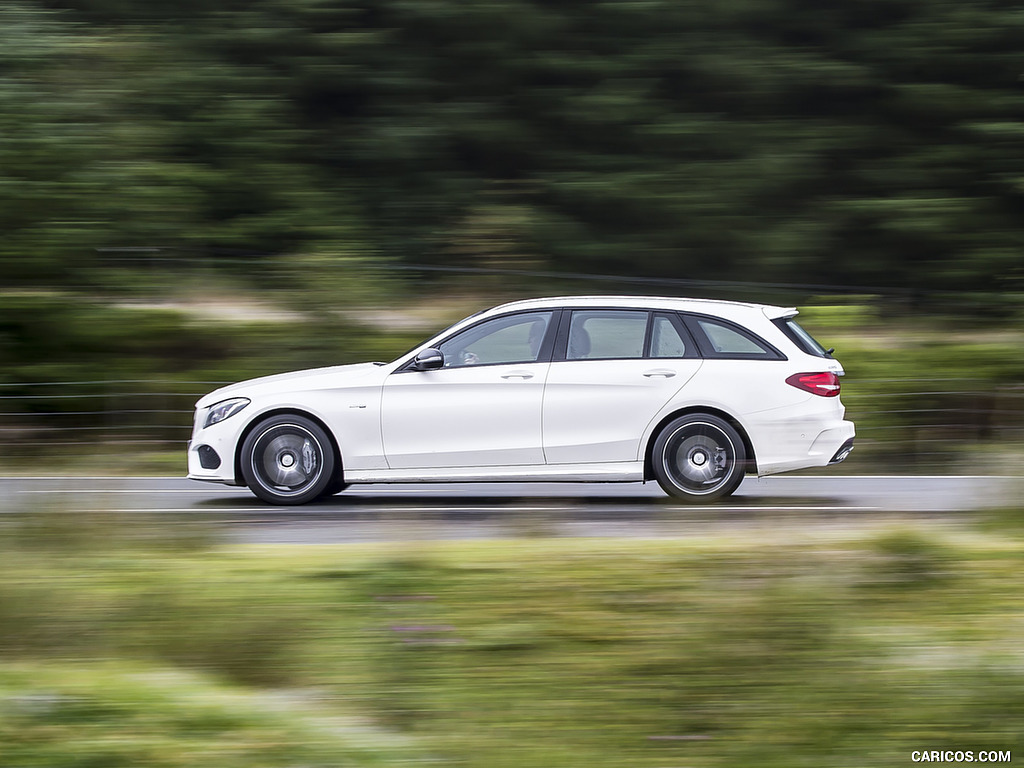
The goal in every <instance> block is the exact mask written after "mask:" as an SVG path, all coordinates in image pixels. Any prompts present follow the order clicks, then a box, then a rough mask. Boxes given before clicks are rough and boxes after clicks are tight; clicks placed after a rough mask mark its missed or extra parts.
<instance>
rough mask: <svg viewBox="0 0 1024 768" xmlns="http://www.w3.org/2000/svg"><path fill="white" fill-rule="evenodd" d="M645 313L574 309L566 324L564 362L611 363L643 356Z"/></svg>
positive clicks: (645, 326) (645, 325)
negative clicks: (566, 342) (600, 361)
mask: <svg viewBox="0 0 1024 768" xmlns="http://www.w3.org/2000/svg"><path fill="white" fill-rule="evenodd" d="M646 334H647V313H646V312H637V311H632V310H614V309H612V310H576V311H574V312H573V313H572V322H570V324H569V343H568V346H567V349H566V353H565V358H566V359H567V360H613V359H620V358H633V357H643V356H644V337H645V336H646Z"/></svg>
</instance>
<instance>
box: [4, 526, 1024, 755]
mask: <svg viewBox="0 0 1024 768" xmlns="http://www.w3.org/2000/svg"><path fill="white" fill-rule="evenodd" d="M1019 519H1020V514H1019V513H1012V514H1007V515H1006V516H1004V517H1001V518H999V519H997V520H995V521H994V522H993V521H989V522H988V523H987V524H986V525H984V526H981V525H971V526H968V525H960V526H945V527H936V526H934V524H929V523H927V522H921V523H920V524H914V523H909V524H903V525H901V526H900V527H897V528H888V527H883V528H879V529H870V530H865V529H863V528H861V529H858V530H857V531H851V530H849V529H842V528H837V529H835V530H831V531H829V532H826V533H823V532H821V531H818V532H817V533H813V534H812V533H810V532H808V533H806V534H804V535H800V534H797V535H795V536H794V537H793V538H792V539H790V540H788V541H785V542H783V543H780V542H779V541H778V540H777V539H776V540H773V541H764V540H763V539H760V538H759V536H758V535H757V534H756V533H755V532H743V531H734V532H730V533H729V534H728V535H725V536H719V537H714V538H710V537H704V538H691V539H685V540H682V539H680V540H657V541H643V540H622V541H615V540H586V539H576V540H555V539H543V538H541V539H530V540H517V541H502V542H442V543H422V542H419V543H417V542H406V543H400V544H388V545H357V546H344V547H338V546H305V547H293V546H267V547H242V546H224V545H223V544H222V543H220V542H219V539H218V538H217V537H216V536H215V535H214V534H213V532H212V531H211V530H209V529H206V528H203V527H195V526H194V525H191V524H186V523H179V524H176V525H169V524H168V523H167V521H166V520H161V521H157V520H152V521H148V522H147V521H145V520H134V522H132V523H131V524H130V525H125V524H124V523H123V521H119V520H115V519H114V518H112V517H111V518H105V517H104V516H87V517H73V516H67V517H65V516H63V515H61V514H60V513H51V514H48V515H29V516H25V517H20V518H11V519H9V520H7V521H5V522H4V524H3V525H4V529H3V531H2V539H0V541H2V543H0V652H2V655H3V659H4V660H3V662H0V765H4V766H7V765H10V766H14V765H18V766H25V765H47V766H65V765H66V766H87V765H89V766H92V765H103V766H119V765H125V766H128V765H142V764H145V765H167V766H179V765H181V766H185V765H197V766H198V765H209V764H211V763H210V760H211V759H214V758H213V757H212V756H223V759H221V758H220V757H217V758H216V762H217V764H218V765H235V764H237V765H296V766H298V765H357V766H358V765H399V764H406V763H407V762H419V761H421V760H422V761H426V762H429V763H431V764H441V765H466V766H487V768H493V767H495V766H497V767H499V768H501V767H503V766H510V767H511V766H524V765H528V766H536V767H538V768H541V767H543V766H575V765H579V766H674V765H687V766H733V765H735V766H741V765H752V764H756V765H766V766H780V767H781V766H800V765H808V766H809V765H825V764H827V765H841V766H845V765H849V766H864V765H893V766H895V765H905V764H907V762H908V758H909V754H910V751H911V750H914V749H925V748H928V749H932V748H935V749H939V748H947V747H948V748H954V749H976V750H977V749H983V748H985V749H989V748H991V749H1014V748H1017V747H1019V745H1020V744H1021V742H1022V737H1024V726H1022V725H1021V724H1022V723H1024V717H1022V716H1021V715H1022V714H1024V665H1022V662H1024V658H1022V656H1021V651H1020V644H1019V635H1020V630H1021V627H1022V622H1024V599H1022V598H1021V596H1020V594H1019V589H1018V588H1017V585H1018V583H1019V570H1020V565H1021V562H1022V560H1024V536H1022V532H1024V529H1022V528H1021V526H1020V523H1019ZM357 736H358V737H359V738H356V737H357ZM12 756H13V757H12Z"/></svg>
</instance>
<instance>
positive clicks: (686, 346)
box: [650, 314, 700, 358]
mask: <svg viewBox="0 0 1024 768" xmlns="http://www.w3.org/2000/svg"><path fill="white" fill-rule="evenodd" d="M650 356H651V357H662V358H669V357H683V358H686V357H700V354H699V353H698V352H697V348H696V346H695V345H694V343H693V342H692V341H691V340H690V334H689V333H687V331H686V329H685V328H684V327H683V325H682V323H681V322H680V320H679V318H678V317H672V316H671V315H661V314H658V315H655V316H654V321H653V322H652V323H651V354H650Z"/></svg>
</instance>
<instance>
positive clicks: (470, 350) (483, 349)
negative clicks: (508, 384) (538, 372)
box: [438, 312, 552, 368]
mask: <svg viewBox="0 0 1024 768" xmlns="http://www.w3.org/2000/svg"><path fill="white" fill-rule="evenodd" d="M551 317H552V313H551V312H529V313H524V314H520V315H510V316H507V317H496V318H494V319H493V320H488V321H486V322H483V323H480V324H479V325H474V326H473V327H472V328H467V329H466V330H465V331H462V332H461V333H457V334H456V335H455V336H452V337H451V338H450V339H448V340H446V341H444V342H442V343H441V345H440V346H439V347H438V349H440V350H441V353H442V354H443V355H444V367H445V368H461V367H463V366H467V365H501V364H508V363H533V362H536V361H537V358H538V356H539V355H540V350H541V345H542V344H543V342H544V337H545V335H546V334H547V331H548V327H549V326H550V325H551Z"/></svg>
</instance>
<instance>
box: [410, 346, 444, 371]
mask: <svg viewBox="0 0 1024 768" xmlns="http://www.w3.org/2000/svg"><path fill="white" fill-rule="evenodd" d="M412 367H413V368H415V369H416V370H417V371H436V370H437V369H438V368H443V367H444V354H443V353H442V352H441V350H440V349H434V348H433V347H431V348H430V349H424V350H423V351H422V352H420V353H419V354H418V355H416V359H415V360H413V361H412Z"/></svg>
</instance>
